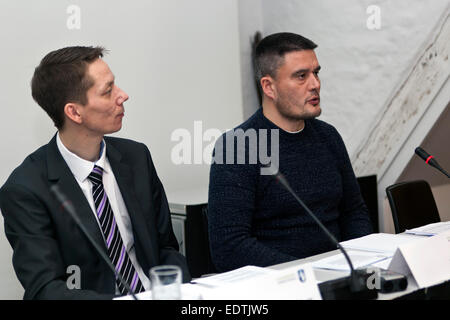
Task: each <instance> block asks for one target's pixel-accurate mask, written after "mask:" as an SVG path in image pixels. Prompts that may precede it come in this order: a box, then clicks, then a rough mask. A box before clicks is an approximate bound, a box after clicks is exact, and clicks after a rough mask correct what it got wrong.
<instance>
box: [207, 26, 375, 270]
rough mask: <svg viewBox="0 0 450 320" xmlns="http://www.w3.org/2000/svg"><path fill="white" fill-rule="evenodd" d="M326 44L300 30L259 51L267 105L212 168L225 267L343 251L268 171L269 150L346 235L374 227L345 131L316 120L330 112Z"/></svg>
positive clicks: (220, 263) (219, 264)
mask: <svg viewBox="0 0 450 320" xmlns="http://www.w3.org/2000/svg"><path fill="white" fill-rule="evenodd" d="M316 47H317V45H316V44H315V43H314V42H312V41H311V40H309V39H306V38H304V37H302V36H300V35H297V34H293V33H278V34H273V35H270V36H268V37H266V38H264V39H263V40H262V41H261V42H260V43H259V44H258V46H257V48H256V53H255V76H256V79H257V81H258V83H259V85H260V89H261V92H262V97H263V99H262V108H260V109H259V110H258V111H256V112H255V114H253V115H252V116H251V117H250V118H249V119H248V120H247V121H245V122H244V123H243V124H241V125H240V126H238V127H237V128H235V129H234V130H232V131H230V132H227V133H226V134H224V135H223V136H222V138H221V139H219V140H218V143H216V147H215V150H214V157H213V163H212V165H211V172H210V184H209V204H208V207H209V208H208V228H209V238H210V248H211V255H212V259H213V263H214V265H215V267H216V269H217V270H218V271H227V270H231V269H235V268H239V267H242V266H245V265H256V266H269V265H273V264H277V263H282V262H286V261H291V260H296V259H299V258H304V257H308V256H311V255H315V254H319V253H322V252H326V251H330V250H334V249H336V248H335V246H334V245H333V244H332V242H331V241H330V240H329V239H328V238H327V236H326V235H325V234H324V233H323V232H322V231H321V230H320V229H319V226H318V225H317V224H316V223H315V222H314V221H313V220H312V219H311V217H310V216H309V215H308V214H307V213H306V212H305V211H304V210H303V208H302V207H300V205H299V204H298V203H297V202H296V201H295V199H294V197H293V196H292V195H291V194H290V193H288V192H287V191H286V190H285V189H284V188H283V187H282V186H281V185H280V184H279V183H277V181H276V180H275V179H273V177H271V176H270V175H269V174H267V172H264V169H266V167H264V164H267V159H268V157H267V155H268V154H269V153H270V158H271V160H272V164H271V165H274V164H275V165H276V169H278V170H279V171H280V172H281V173H283V174H284V175H285V176H286V178H287V180H288V181H289V183H290V184H291V186H292V188H293V190H294V191H295V193H296V194H297V195H298V196H299V197H300V198H301V199H302V200H303V201H304V202H305V204H306V205H307V206H308V207H309V208H310V209H311V210H312V211H313V212H314V213H315V214H316V215H317V217H318V218H319V219H320V221H321V222H322V223H323V224H324V225H325V226H326V227H327V228H328V229H329V230H330V231H331V232H332V233H333V235H334V236H335V237H336V238H337V239H338V241H344V240H348V239H352V238H357V237H361V236H364V235H367V234H369V233H371V232H372V228H371V223H370V220H369V215H368V210H367V208H366V206H365V204H364V201H363V199H362V197H361V193H360V190H359V186H358V183H357V181H356V178H355V174H354V172H353V169H352V166H351V163H350V160H349V157H348V154H347V150H346V148H345V145H344V142H343V141H342V138H341V136H340V135H339V133H338V132H337V131H336V129H335V128H334V127H333V126H331V125H329V124H327V123H325V122H323V121H320V120H317V119H315V118H316V117H318V116H319V115H320V114H321V107H320V80H319V76H318V74H319V70H320V65H319V63H318V61H317V57H316V55H315V53H314V49H315V48H316ZM242 142H244V144H242ZM255 159H256V160H255ZM274 160H276V161H274Z"/></svg>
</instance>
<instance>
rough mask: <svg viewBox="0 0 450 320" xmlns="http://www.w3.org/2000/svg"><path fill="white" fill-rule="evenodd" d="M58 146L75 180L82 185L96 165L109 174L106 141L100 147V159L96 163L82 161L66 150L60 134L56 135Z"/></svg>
mask: <svg viewBox="0 0 450 320" xmlns="http://www.w3.org/2000/svg"><path fill="white" fill-rule="evenodd" d="M56 144H57V146H58V149H59V152H60V153H61V155H62V157H63V159H64V160H65V161H66V163H67V165H68V166H69V169H70V171H72V173H73V175H74V176H75V179H76V180H77V181H78V182H80V183H82V182H84V181H85V180H86V179H87V177H88V176H89V174H90V173H91V172H92V170H93V169H94V165H97V166H99V167H101V168H102V169H103V171H104V172H107V170H106V168H105V162H106V143H105V140H104V139H103V140H102V142H101V145H100V158H99V159H98V160H97V161H94V162H92V161H89V160H85V159H82V158H80V157H79V156H77V155H76V154H75V153H73V152H71V151H69V150H68V149H67V148H66V146H65V145H64V144H63V143H62V141H61V138H60V137H59V132H58V133H57V134H56Z"/></svg>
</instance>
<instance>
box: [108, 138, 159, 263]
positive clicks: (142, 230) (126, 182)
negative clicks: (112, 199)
mask: <svg viewBox="0 0 450 320" xmlns="http://www.w3.org/2000/svg"><path fill="white" fill-rule="evenodd" d="M105 141H106V155H107V156H108V160H109V163H110V164H111V168H112V170H113V172H114V176H115V178H116V180H117V184H118V185H119V189H120V193H121V194H122V198H123V201H124V202H125V206H126V207H127V211H128V214H129V216H130V220H131V224H132V227H133V236H134V241H135V245H136V256H137V258H138V260H139V263H140V264H141V266H142V267H144V266H145V265H146V264H144V261H142V260H141V258H142V257H140V255H139V254H138V253H139V252H140V250H138V244H137V241H139V242H140V243H141V244H142V246H143V247H148V246H150V245H151V241H150V240H149V238H148V237H147V236H148V234H149V231H148V230H147V229H146V228H147V225H146V223H145V219H144V217H143V213H142V209H141V207H140V205H139V201H138V198H137V196H136V191H135V183H134V179H133V172H132V169H131V167H130V166H129V165H127V164H126V163H124V162H123V161H121V160H122V156H121V154H120V152H119V151H118V150H117V149H116V148H114V146H113V145H112V144H111V143H108V140H107V139H105ZM147 251H148V250H145V251H144V252H147ZM147 261H150V259H149V257H148V256H147Z"/></svg>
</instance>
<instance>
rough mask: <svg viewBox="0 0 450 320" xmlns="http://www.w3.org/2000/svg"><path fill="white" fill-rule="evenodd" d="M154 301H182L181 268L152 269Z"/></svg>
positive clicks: (159, 267)
mask: <svg viewBox="0 0 450 320" xmlns="http://www.w3.org/2000/svg"><path fill="white" fill-rule="evenodd" d="M150 282H151V291H152V299H153V300H180V299H181V268H180V267H179V266H171V265H166V266H157V267H153V268H151V269H150Z"/></svg>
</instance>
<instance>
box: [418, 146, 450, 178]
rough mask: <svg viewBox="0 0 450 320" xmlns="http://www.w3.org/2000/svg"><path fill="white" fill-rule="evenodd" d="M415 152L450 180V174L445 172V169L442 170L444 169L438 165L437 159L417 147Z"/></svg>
mask: <svg viewBox="0 0 450 320" xmlns="http://www.w3.org/2000/svg"><path fill="white" fill-rule="evenodd" d="M415 152H416V154H417V155H418V156H419V157H421V158H422V159H423V160H424V161H425V163H426V164H429V165H430V166H432V167H433V168H436V169H438V170H439V171H440V172H442V173H443V174H445V175H446V176H447V178H450V175H449V174H448V172H447V171H445V170H444V169H442V167H441V166H440V165H439V163H437V161H436V159H434V157H433V156H432V155H430V154H429V153H428V152H426V151H425V150H423V149H422V148H421V147H417V148H416V150H415Z"/></svg>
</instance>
